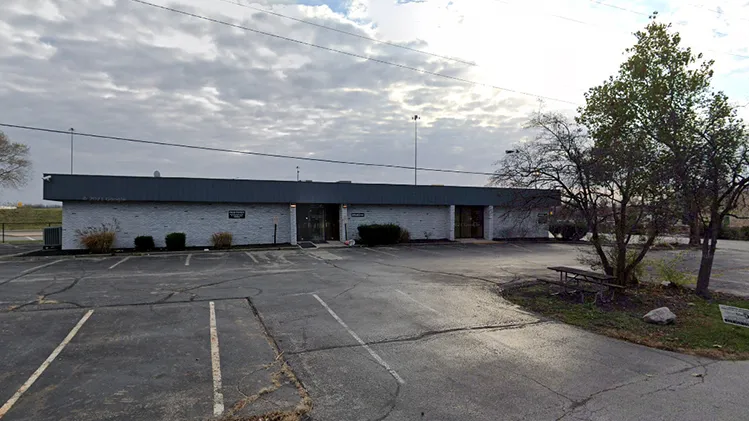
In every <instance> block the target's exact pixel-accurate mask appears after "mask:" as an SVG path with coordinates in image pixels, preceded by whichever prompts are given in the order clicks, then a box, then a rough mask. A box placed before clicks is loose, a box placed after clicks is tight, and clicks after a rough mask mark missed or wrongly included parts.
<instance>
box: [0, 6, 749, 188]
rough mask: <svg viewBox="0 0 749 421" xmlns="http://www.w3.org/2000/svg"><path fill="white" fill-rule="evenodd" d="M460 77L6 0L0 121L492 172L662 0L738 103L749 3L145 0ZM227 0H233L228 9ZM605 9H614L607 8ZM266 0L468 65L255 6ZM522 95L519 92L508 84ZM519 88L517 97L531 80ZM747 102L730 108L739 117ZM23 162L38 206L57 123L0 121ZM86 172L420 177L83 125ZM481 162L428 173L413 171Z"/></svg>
mask: <svg viewBox="0 0 749 421" xmlns="http://www.w3.org/2000/svg"><path fill="white" fill-rule="evenodd" d="M149 1H150V2H152V3H155V4H159V5H164V6H169V7H172V8H176V9H180V10H184V11H189V12H191V13H195V14H200V15H204V16H207V17H211V18H214V19H219V20H223V21H227V22H231V23H234V24H238V25H242V26H246V27H249V28H254V29H258V30H261V31H265V32H271V33H274V34H277V35H281V36H284V37H288V38H294V39H297V40H301V41H304V42H308V43H314V44H319V45H321V46H324V47H328V48H334V49H339V50H343V51H347V52H351V53H355V54H359V55H364V56H367V57H371V58H374V59H378V60H385V61H390V62H394V63H398V64H402V65H406V66H411V67H417V68H421V69H425V70H428V71H431V72H437V73H443V74H446V75H450V76H454V77H459V78H464V79H470V80H473V81H476V82H480V83H484V84H490V85H495V86H498V87H501V88H506V89H507V90H503V89H494V88H489V87H485V86H472V85H469V84H465V83H461V82H458V81H454V80H449V79H445V78H440V77H436V76H429V75H424V74H421V73H417V72H414V71H410V70H406V69H402V68H398V67H394V66H389V65H385V64H381V63H377V62H371V61H366V60H363V59H358V58H353V57H349V56H346V55H342V54H339V53H335V52H330V51H325V50H322V49H317V48H313V47H309V46H305V45H299V44H297V43H293V42H289V41H286V40H281V39H278V38H272V37H269V36H266V35H262V34H257V33H253V32H248V31H245V30H240V29H236V28H231V27H227V26H224V25H221V24H217V23H212V22H208V21H205V20H200V19H197V18H194V17H189V16H184V15H180V14H177V13H174V12H170V11H166V10H161V9H157V8H154V7H151V6H148V5H143V4H138V3H135V2H133V1H131V0H55V1H52V0H2V13H0V110H1V112H0V122H2V123H10V124H20V125H31V126H42V127H47V128H53V129H60V130H68V129H69V128H71V127H73V128H75V130H77V131H80V132H89V133H97V134H104V135H113V136H126V137H133V138H140V139H147V140H154V141H165V142H177V143H185V144H190V145H204V146H211V147H221V148H230V149H239V150H248V151H256V152H265V153H277V154H287V155H294V156H300V157H318V158H327V159H337V160H353V161H364V162H372V163H389V164H399V165H407V166H409V165H413V157H414V156H413V154H414V150H413V141H414V137H413V136H414V127H413V126H414V125H413V122H412V121H411V120H410V119H409V118H410V117H411V116H412V115H414V114H419V115H420V116H421V117H422V120H420V121H419V166H424V167H434V168H446V169H462V170H471V171H492V170H493V164H494V162H495V161H496V160H498V159H499V158H501V157H502V155H503V154H504V151H505V150H506V149H508V148H510V147H512V144H513V143H516V142H518V141H520V140H522V139H523V138H524V137H530V136H532V135H533V134H532V133H530V132H528V131H526V130H523V128H522V126H523V124H524V122H525V121H526V120H527V118H528V117H529V115H530V114H531V113H533V112H536V111H537V110H538V108H539V101H538V98H537V96H538V95H540V96H544V97H548V98H553V99H546V100H545V101H544V103H543V107H544V109H546V110H560V111H562V112H568V113H573V112H574V109H575V105H572V104H569V103H566V102H560V101H556V100H554V99H558V100H562V101H568V102H571V103H573V104H579V103H581V102H582V100H583V93H584V92H585V91H586V90H587V89H588V88H590V87H592V86H594V85H596V84H599V83H601V82H602V81H603V80H604V79H605V78H606V77H608V76H609V75H611V74H614V73H615V72H616V71H617V68H618V66H619V64H620V63H621V61H622V60H623V55H622V53H623V51H624V49H625V48H626V47H628V46H630V45H632V44H633V43H634V37H633V36H632V32H634V31H636V30H638V29H641V28H643V27H644V26H645V24H646V23H647V15H648V14H649V13H650V12H652V11H654V10H658V11H659V13H660V15H659V16H660V19H661V20H663V21H666V22H673V23H674V28H675V29H676V30H678V31H679V32H681V33H682V35H683V38H684V41H685V43H686V44H687V45H689V46H692V47H693V48H694V49H695V50H697V51H701V52H704V53H705V55H706V56H707V57H709V58H712V59H714V60H715V62H716V64H715V70H716V78H715V83H714V85H715V86H716V88H718V89H721V90H724V91H725V92H726V93H727V94H728V95H729V97H730V98H731V99H732V100H734V101H735V102H736V103H737V104H746V103H749V2H747V0H737V1H704V2H700V3H696V0H695V3H694V4H687V3H691V2H684V1H676V0H672V1H641V2H637V1H615V0H609V1H608V2H606V1H603V3H607V4H608V6H607V5H602V4H599V2H596V1H589V0H561V1H560V0H545V1H544V0H506V1H504V0H452V1H448V0H425V1H418V2H417V1H407V0H330V1H324V0H300V1H298V2H295V1H293V0H286V1H261V2H258V1H253V2H249V1H248V0H239V2H237V1H236V0H179V1H169V0H149ZM237 3H239V4H237ZM611 5H614V6H616V7H612V6H611ZM250 7H252V8H261V9H266V10H273V11H275V12H277V13H281V14H284V15H289V16H294V17H296V18H299V19H305V20H310V21H313V22H315V23H317V24H320V25H325V26H331V27H335V28H338V29H341V30H345V31H348V32H354V33H357V34H360V35H363V36H367V37H372V38H377V39H380V40H387V41H388V42H391V43H398V44H401V45H406V46H409V47H410V48H414V49H418V50H424V51H428V52H430V53H433V54H439V55H442V56H450V57H454V58H459V59H460V60H463V61H469V62H475V64H476V66H471V65H467V64H464V63H461V62H459V61H451V60H446V59H441V58H436V57H434V56H430V55H425V54H419V53H416V52H413V51H406V50H403V49H400V48H395V47H391V46H387V45H382V44H376V43H373V42H370V41H366V40H363V39H359V38H356V37H352V36H349V35H344V34H341V33H336V32H333V31H329V30H326V29H321V28H317V27H314V26H310V25H307V24H304V23H300V22H296V21H293V20H289V19H285V18H281V17H278V16H273V15H269V14H265V13H262V12H258V11H257V10H253V9H252V8H250ZM513 91H514V92H513ZM518 92H524V93H528V94H529V95H524V94H520V93H518ZM747 111H749V107H744V108H742V115H743V116H744V118H745V119H747V118H748V117H749V112H747ZM2 130H3V131H4V132H5V133H6V134H7V135H8V136H9V137H10V138H11V139H13V140H14V141H17V142H23V143H26V144H28V145H29V146H30V147H31V157H32V160H33V165H34V176H33V177H32V180H31V181H30V183H29V185H28V186H27V187H26V188H24V189H22V190H19V191H13V190H4V191H0V202H16V201H23V202H25V203H39V202H41V197H42V192H41V190H42V180H41V174H42V173H68V172H70V149H69V148H70V141H69V137H68V136H65V135H57V134H45V133H38V132H28V131H22V130H17V129H2ZM74 160H75V163H74V171H75V172H76V173H83V174H122V175H142V176H150V175H151V174H152V173H153V171H154V170H159V171H160V172H161V174H162V176H180V177H219V178H258V179H278V180H294V179H296V166H299V167H300V171H301V177H302V179H305V180H306V179H312V180H319V181H336V180H352V181H355V182H388V183H412V182H413V171H409V170H398V169H378V168H368V167H356V166H348V165H334V164H321V163H311V162H299V161H294V160H285V159H274V158H261V157H252V156H245V155H238V154H227V153H217V152H201V151H191V150H184V149H175V148H166V147H161V146H148V145H137V144H130V143H123V142H115V141H107V140H96V139H86V138H77V139H76V140H75V152H74ZM486 181H487V180H486V177H483V176H473V175H455V174H438V173H426V172H423V173H420V174H419V182H420V184H422V183H423V184H453V185H484V184H486Z"/></svg>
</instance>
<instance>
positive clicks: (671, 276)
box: [653, 253, 697, 287]
mask: <svg viewBox="0 0 749 421" xmlns="http://www.w3.org/2000/svg"><path fill="white" fill-rule="evenodd" d="M686 258H687V255H686V254H685V253H679V254H677V255H675V256H673V257H671V258H663V259H658V260H655V261H653V268H654V269H655V274H656V276H657V279H656V280H658V281H666V282H670V283H672V284H674V285H678V286H680V287H685V286H688V285H694V284H696V283H697V278H696V277H695V276H693V275H691V274H689V273H688V272H685V271H683V270H681V269H680V267H682V266H683V263H684V260H685V259H686Z"/></svg>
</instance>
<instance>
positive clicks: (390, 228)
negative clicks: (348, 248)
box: [358, 224, 402, 246]
mask: <svg viewBox="0 0 749 421" xmlns="http://www.w3.org/2000/svg"><path fill="white" fill-rule="evenodd" d="M358 231H359V240H360V241H361V242H362V243H364V244H366V245H368V246H376V245H380V244H395V243H397V242H398V241H399V240H400V238H401V231H402V230H401V227H399V226H398V225H395V224H374V225H359V227H358Z"/></svg>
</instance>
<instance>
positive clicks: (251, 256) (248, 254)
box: [244, 251, 260, 263]
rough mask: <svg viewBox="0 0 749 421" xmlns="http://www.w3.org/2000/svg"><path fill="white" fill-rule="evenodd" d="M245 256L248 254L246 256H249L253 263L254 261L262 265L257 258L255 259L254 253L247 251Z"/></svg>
mask: <svg viewBox="0 0 749 421" xmlns="http://www.w3.org/2000/svg"><path fill="white" fill-rule="evenodd" d="M244 254H246V255H247V257H249V258H250V259H252V261H253V262H255V263H260V262H258V261H257V257H255V256H254V255H253V254H252V253H250V252H249V251H246V252H244Z"/></svg>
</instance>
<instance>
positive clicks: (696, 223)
mask: <svg viewBox="0 0 749 421" xmlns="http://www.w3.org/2000/svg"><path fill="white" fill-rule="evenodd" d="M701 225H702V224H701V223H700V216H699V214H698V213H697V212H695V211H694V210H692V209H690V211H689V245H690V246H699V245H700V226H701Z"/></svg>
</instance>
